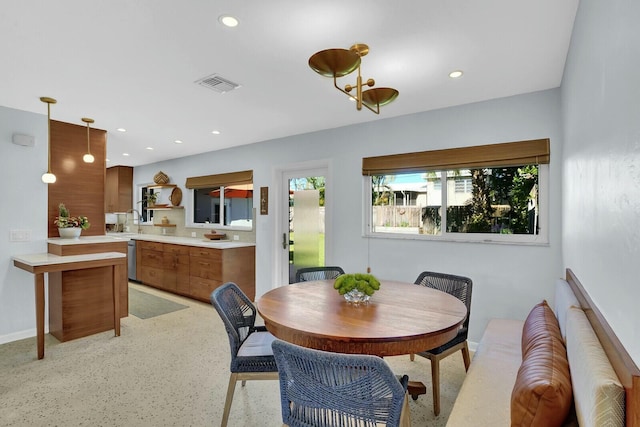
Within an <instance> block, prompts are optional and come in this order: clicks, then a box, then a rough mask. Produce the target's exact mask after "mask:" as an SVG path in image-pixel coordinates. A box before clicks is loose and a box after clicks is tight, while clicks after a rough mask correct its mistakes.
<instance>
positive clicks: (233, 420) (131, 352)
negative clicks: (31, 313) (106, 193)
mask: <svg viewBox="0 0 640 427" xmlns="http://www.w3.org/2000/svg"><path fill="white" fill-rule="evenodd" d="M130 286H132V287H134V288H137V289H140V290H143V291H145V292H149V293H152V294H156V295H159V296H162V297H164V298H167V299H170V300H173V301H176V302H179V303H181V304H185V305H188V306H189V308H188V309H185V310H179V311H176V312H173V313H169V314H165V315H162V316H158V317H154V318H150V319H146V320H141V319H138V318H136V317H135V316H131V315H130V316H129V317H127V318H124V319H122V334H121V336H120V337H114V336H113V331H107V332H103V333H100V334H96V335H92V336H90V337H86V338H81V339H77V340H74V341H69V342H66V343H60V342H58V341H57V340H56V339H55V338H53V337H51V336H49V335H47V336H46V340H45V358H44V359H43V360H37V358H36V340H35V338H29V339H25V340H21V341H16V342H12V343H8V344H3V345H0V426H47V427H49V426H65V427H69V426H92V427H93V426H135V427H143V426H154V427H159V426H217V425H219V424H220V419H221V417H222V409H223V405H224V398H225V394H226V389H227V383H228V379H229V344H228V341H227V335H226V333H225V331H224V327H223V325H222V322H221V321H220V318H219V317H218V315H217V313H216V312H215V310H214V309H213V308H212V307H211V306H210V305H208V304H205V303H201V302H197V301H193V300H190V299H187V298H182V297H178V296H175V295H171V294H167V293H164V292H162V291H158V290H155V289H153V288H148V287H146V286H143V285H139V284H134V283H132V284H130ZM385 360H387V362H388V363H389V364H390V365H391V367H392V368H393V370H394V371H395V372H398V373H403V374H405V373H406V374H408V375H409V377H410V378H411V379H415V380H419V381H423V382H424V383H425V384H427V395H424V396H420V398H418V400H417V401H413V400H410V408H411V418H412V425H414V426H420V427H422V426H427V425H429V426H444V425H445V424H446V420H447V416H448V414H449V411H450V410H451V407H452V405H453V401H454V400H455V396H456V394H457V392H458V390H459V388H460V385H461V384H462V381H463V379H464V365H463V363H462V357H461V355H460V354H459V353H458V354H455V355H453V356H450V357H448V358H446V359H444V360H443V361H442V363H441V376H442V379H441V408H442V409H441V413H440V415H439V416H438V417H434V415H433V410H432V400H431V386H430V382H431V381H430V375H431V374H430V365H429V361H428V360H426V359H423V358H420V357H416V360H415V361H414V362H411V361H409V357H408V356H398V357H389V358H386V359H385ZM279 393H280V392H279V389H278V383H277V381H249V382H247V385H246V386H245V387H240V386H239V385H238V387H237V388H236V392H235V395H234V400H233V405H232V407H231V415H230V417H229V426H230V427H234V426H239V427H254V426H261V427H262V426H281V425H282V422H281V419H280V407H279Z"/></svg>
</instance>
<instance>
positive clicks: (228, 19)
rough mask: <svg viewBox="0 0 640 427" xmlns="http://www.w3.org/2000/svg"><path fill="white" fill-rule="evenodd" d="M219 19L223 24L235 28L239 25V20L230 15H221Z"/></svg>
mask: <svg viewBox="0 0 640 427" xmlns="http://www.w3.org/2000/svg"><path fill="white" fill-rule="evenodd" d="M218 21H220V23H221V24H222V25H225V26H227V27H232V28H233V27H237V26H238V20H237V19H236V18H234V17H233V16H230V15H220V17H219V18H218Z"/></svg>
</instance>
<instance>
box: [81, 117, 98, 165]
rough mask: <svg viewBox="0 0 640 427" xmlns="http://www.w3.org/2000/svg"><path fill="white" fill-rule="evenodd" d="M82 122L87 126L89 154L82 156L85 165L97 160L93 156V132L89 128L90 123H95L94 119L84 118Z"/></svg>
mask: <svg viewBox="0 0 640 427" xmlns="http://www.w3.org/2000/svg"><path fill="white" fill-rule="evenodd" d="M82 121H83V122H85V123H86V124H87V154H85V155H84V156H82V160H84V162H85V163H93V161H94V160H95V158H94V157H93V155H92V154H91V132H90V128H89V123H93V119H90V118H87V117H83V118H82Z"/></svg>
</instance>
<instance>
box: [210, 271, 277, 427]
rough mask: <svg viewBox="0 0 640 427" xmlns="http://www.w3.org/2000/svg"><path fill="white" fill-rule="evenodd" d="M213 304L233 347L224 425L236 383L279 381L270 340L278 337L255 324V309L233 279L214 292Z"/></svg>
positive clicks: (223, 424)
mask: <svg viewBox="0 0 640 427" xmlns="http://www.w3.org/2000/svg"><path fill="white" fill-rule="evenodd" d="M210 299H211V304H212V305H213V306H214V307H215V309H216V311H217V312H218V314H219V315H220V317H221V318H222V322H223V323H224V328H225V329H226V331H227V335H228V336H229V345H230V347H231V368H230V369H231V375H230V376H229V386H228V387H227V397H226V400H225V402H224V410H223V413H222V423H221V426H222V427H225V426H226V425H227V422H228V420H229V412H230V410H231V403H232V401H233V393H234V391H235V389H236V382H238V381H242V385H243V386H244V385H245V383H246V381H247V380H277V379H278V367H277V365H276V361H275V359H274V357H273V350H272V349H271V343H272V342H273V340H274V339H275V337H274V336H273V335H271V334H270V333H269V332H267V330H266V328H265V327H264V326H255V321H256V309H255V307H254V305H253V304H252V303H251V301H250V300H249V298H248V297H247V296H246V295H245V294H244V292H242V290H241V289H240V288H239V287H238V286H237V285H236V284H235V283H232V282H228V283H225V284H224V285H222V286H220V287H218V288H217V289H216V290H214V291H213V292H212V293H211V297H210Z"/></svg>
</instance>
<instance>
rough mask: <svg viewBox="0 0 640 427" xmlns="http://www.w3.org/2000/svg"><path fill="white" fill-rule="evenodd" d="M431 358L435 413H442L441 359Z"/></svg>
mask: <svg viewBox="0 0 640 427" xmlns="http://www.w3.org/2000/svg"><path fill="white" fill-rule="evenodd" d="M430 359H431V388H432V389H433V413H434V414H435V415H436V416H438V415H439V414H440V359H439V358H438V357H432V358H430Z"/></svg>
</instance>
